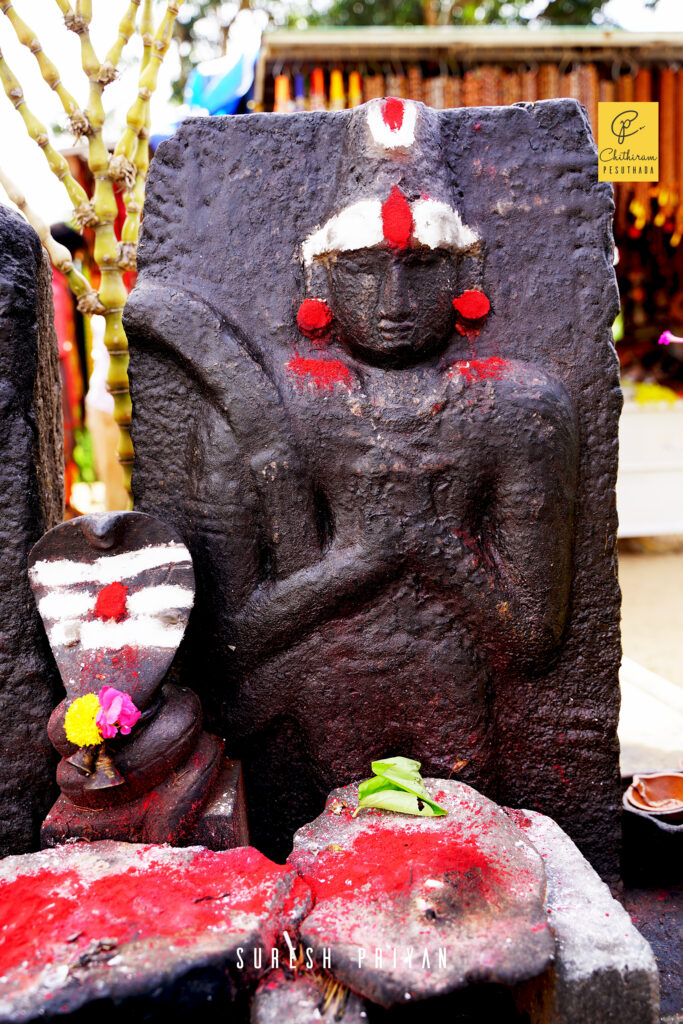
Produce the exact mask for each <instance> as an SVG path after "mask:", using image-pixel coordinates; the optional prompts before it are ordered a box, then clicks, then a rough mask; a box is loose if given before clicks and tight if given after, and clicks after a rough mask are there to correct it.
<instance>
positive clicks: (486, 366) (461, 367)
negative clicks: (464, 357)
mask: <svg viewBox="0 0 683 1024" xmlns="http://www.w3.org/2000/svg"><path fill="white" fill-rule="evenodd" d="M508 366H509V363H508V361H507V359H500V358H499V357H498V356H491V358H490V359H470V360H469V361H468V362H459V363H453V366H452V367H451V374H453V373H459V374H460V376H461V377H464V378H465V380H466V381H467V383H468V384H471V383H472V381H474V380H502V379H503V373H504V371H505V370H506V368H507V367H508Z"/></svg>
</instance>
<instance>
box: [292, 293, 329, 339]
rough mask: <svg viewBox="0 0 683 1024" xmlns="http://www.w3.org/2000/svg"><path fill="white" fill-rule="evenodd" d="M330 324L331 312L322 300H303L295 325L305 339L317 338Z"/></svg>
mask: <svg viewBox="0 0 683 1024" xmlns="http://www.w3.org/2000/svg"><path fill="white" fill-rule="evenodd" d="M331 324H332V310H331V309H330V307H329V306H328V305H327V303H326V302H325V301H324V300H323V299H304V301H303V302H302V303H301V305H300V306H299V312H298V313H297V315H296V325H297V327H298V328H299V330H300V331H301V333H302V334H305V335H306V337H307V338H319V337H320V336H321V335H322V334H324V333H325V332H326V331H327V330H328V329H329V327H330V326H331Z"/></svg>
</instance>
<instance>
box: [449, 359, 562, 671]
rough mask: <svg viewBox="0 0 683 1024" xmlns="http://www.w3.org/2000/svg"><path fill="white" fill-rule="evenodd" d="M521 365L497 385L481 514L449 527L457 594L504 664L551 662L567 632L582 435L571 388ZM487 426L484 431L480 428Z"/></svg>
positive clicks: (489, 413)
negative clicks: (579, 445)
mask: <svg viewBox="0 0 683 1024" xmlns="http://www.w3.org/2000/svg"><path fill="white" fill-rule="evenodd" d="M521 366H522V364H516V365H515V369H514V371H513V376H512V379H510V380H503V381H501V382H498V383H496V385H495V386H493V387H492V388H489V397H490V396H491V393H492V396H493V397H492V400H490V405H489V408H488V410H487V416H486V420H485V421H484V422H485V423H486V428H487V429H486V443H485V449H484V453H483V455H482V459H483V461H484V462H485V463H486V464H487V465H488V467H490V472H489V475H488V479H487V482H486V484H485V486H484V489H483V495H484V496H483V497H482V501H481V505H480V507H479V508H478V509H477V514H476V516H475V517H474V518H473V519H472V520H471V521H468V520H467V519H465V520H464V521H462V522H460V523H459V524H458V525H456V526H454V527H452V528H451V529H449V530H447V531H446V535H447V536H446V538H445V540H444V549H445V551H446V554H447V565H448V567H449V571H450V573H451V579H450V587H451V592H452V593H454V595H456V599H457V601H458V604H459V606H460V607H461V609H462V612H463V614H464V616H465V618H466V620H467V621H468V623H469V624H470V626H471V628H472V630H473V632H476V634H477V636H478V637H479V638H481V642H482V644H483V646H485V647H486V648H488V650H489V651H490V653H491V654H492V655H493V657H494V660H495V661H496V663H498V664H499V665H501V666H505V665H508V664H525V665H527V666H529V667H534V666H538V665H540V664H543V663H544V662H545V661H546V660H547V659H548V658H550V657H552V652H553V650H554V649H556V648H557V646H558V645H559V642H560V640H561V637H562V633H563V630H564V625H565V619H566V613H567V608H568V603H569V591H570V585H571V566H572V537H573V514H574V502H575V495H576V487H577V467H578V438H577V426H576V420H575V413H574V409H573V406H572V403H571V400H570V398H569V396H568V395H567V393H566V391H565V389H564V387H563V386H562V384H561V382H560V381H559V380H557V379H555V378H552V377H550V376H548V375H547V374H545V373H543V372H542V371H537V370H536V369H535V368H533V367H532V368H530V371H531V372H529V373H527V372H525V371H524V370H521V376H520V369H519V368H520V367H521ZM480 425H482V424H481V423H480Z"/></svg>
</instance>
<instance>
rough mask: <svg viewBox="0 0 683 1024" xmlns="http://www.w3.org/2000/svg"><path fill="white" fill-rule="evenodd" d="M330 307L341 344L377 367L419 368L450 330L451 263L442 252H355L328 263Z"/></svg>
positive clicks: (331, 258)
mask: <svg viewBox="0 0 683 1024" xmlns="http://www.w3.org/2000/svg"><path fill="white" fill-rule="evenodd" d="M328 267H329V277H330V306H331V308H332V313H333V316H334V320H335V323H336V325H337V328H338V330H339V333H340V336H341V339H342V341H343V342H344V343H345V344H347V345H348V347H349V348H350V349H351V351H352V352H354V354H356V355H357V356H359V357H360V358H361V359H364V360H365V361H366V362H369V363H375V364H377V365H387V366H401V365H408V364H410V363H415V362H419V360H420V359H422V358H423V357H426V356H428V355H430V354H432V353H433V352H436V351H438V349H439V348H442V347H443V346H444V345H445V344H446V342H447V341H448V339H449V337H450V334H451V332H452V330H453V323H454V319H455V313H454V310H453V303H452V299H453V296H454V294H455V283H456V282H455V279H456V263H455V260H454V259H453V254H452V253H450V252H447V251H446V250H443V249H433V250H432V249H427V248H424V247H420V248H405V249H401V250H396V249H393V248H390V247H386V248H385V247H381V248H373V249H356V250H354V251H351V252H340V253H336V254H334V255H331V256H329V258H328Z"/></svg>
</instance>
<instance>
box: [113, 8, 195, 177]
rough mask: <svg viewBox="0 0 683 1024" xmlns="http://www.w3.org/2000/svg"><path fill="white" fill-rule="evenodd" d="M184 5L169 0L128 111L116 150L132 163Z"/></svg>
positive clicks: (117, 153)
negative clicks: (136, 94) (136, 92)
mask: <svg viewBox="0 0 683 1024" xmlns="http://www.w3.org/2000/svg"><path fill="white" fill-rule="evenodd" d="M182 4H183V0H168V4H167V7H166V12H165V14H164V16H163V18H162V20H161V23H160V25H159V27H158V29H157V30H156V33H155V35H154V40H153V43H152V52H151V57H150V58H149V62H148V64H147V66H146V67H143V69H142V72H141V74H140V80H139V87H138V96H137V99H136V100H135V102H134V103H133V105H132V106H131V108H130V110H129V111H128V116H127V118H126V128H125V130H124V132H123V135H122V136H121V138H120V140H119V142H118V144H117V146H116V149H115V151H114V153H115V156H123V157H125V158H126V159H127V160H129V161H130V162H131V163H132V162H133V157H134V154H135V147H136V144H137V140H138V138H139V136H140V133H141V132H142V131H143V130H144V128H145V120H146V115H145V109H146V106H147V105H148V104H149V101H150V99H151V96H152V94H153V92H154V90H155V89H156V86H157V79H158V75H159V68H160V67H161V64H162V61H163V59H164V57H165V56H166V53H167V51H168V48H169V46H170V44H171V38H172V36H173V26H174V24H175V19H176V17H177V16H178V11H179V10H180V8H181V6H182Z"/></svg>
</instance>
